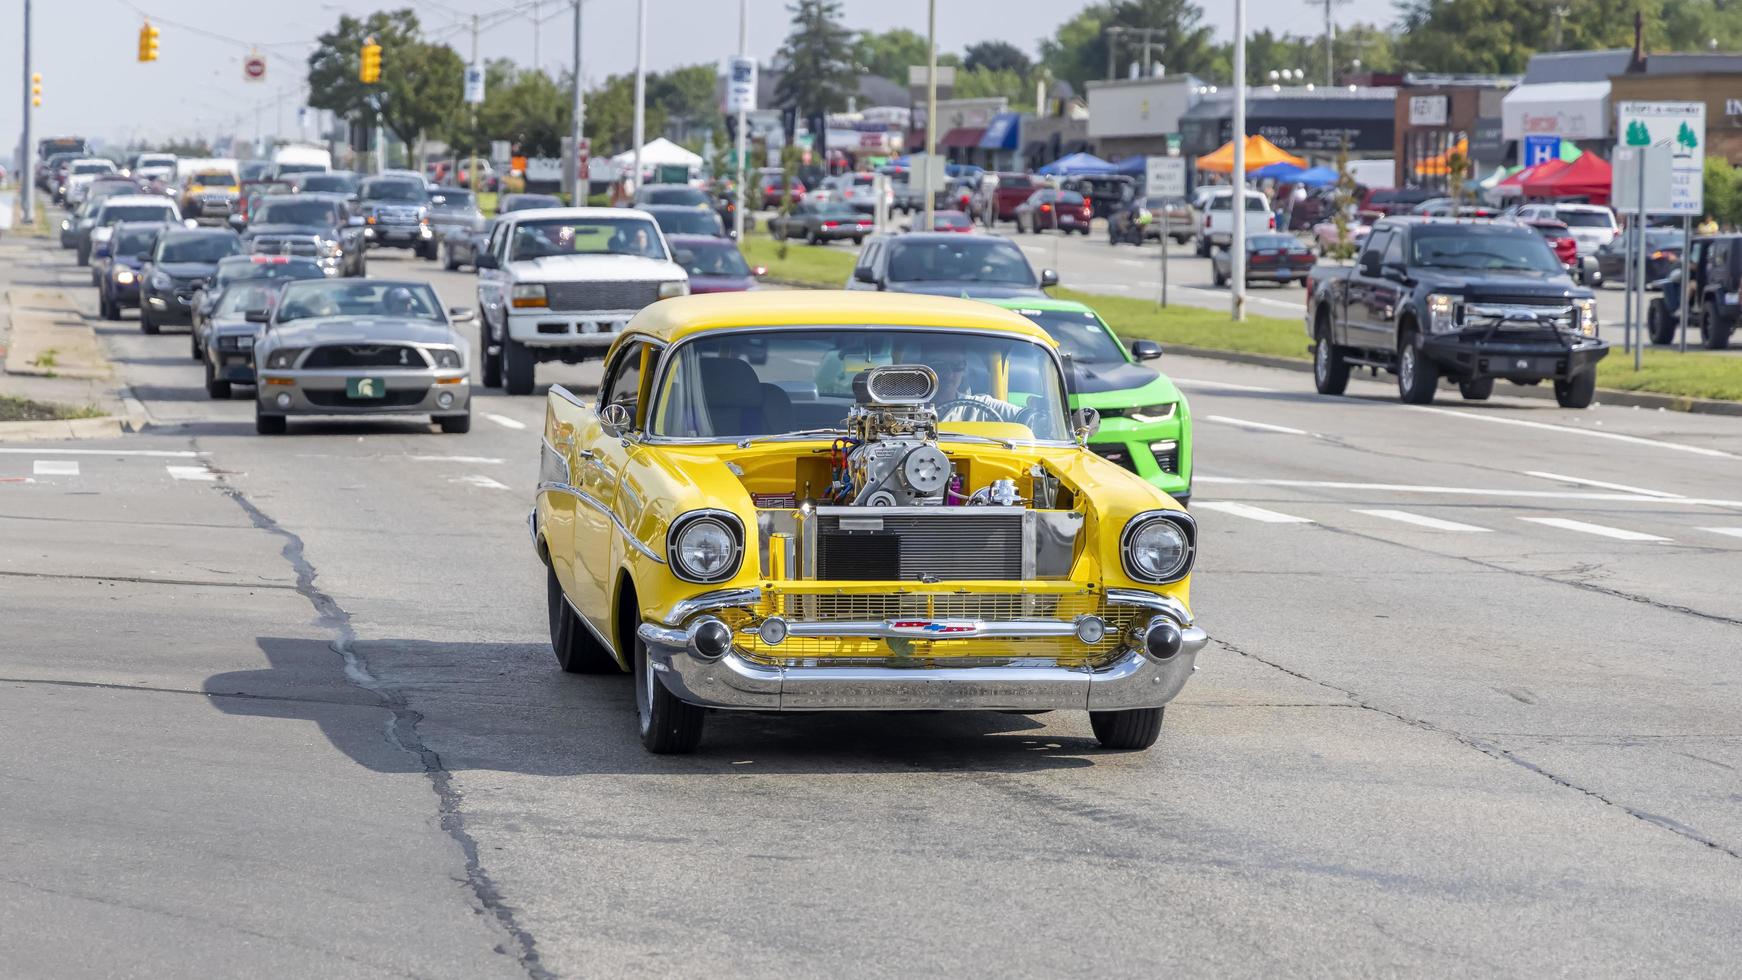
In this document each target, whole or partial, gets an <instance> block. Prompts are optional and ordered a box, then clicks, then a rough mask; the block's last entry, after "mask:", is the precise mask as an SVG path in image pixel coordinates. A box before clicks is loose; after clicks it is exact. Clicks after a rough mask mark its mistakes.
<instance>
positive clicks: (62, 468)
mask: <svg viewBox="0 0 1742 980" xmlns="http://www.w3.org/2000/svg"><path fill="white" fill-rule="evenodd" d="M30 471H31V472H32V473H34V474H35V475H37V476H78V475H79V461H78V460H76V459H39V460H37V461H36V462H35V464H33V465H32V466H31V469H30Z"/></svg>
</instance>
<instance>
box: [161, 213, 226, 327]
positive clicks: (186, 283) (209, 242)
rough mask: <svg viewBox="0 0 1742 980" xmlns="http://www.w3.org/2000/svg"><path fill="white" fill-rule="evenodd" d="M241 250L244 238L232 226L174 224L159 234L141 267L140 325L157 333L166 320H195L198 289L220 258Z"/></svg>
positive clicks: (169, 321) (210, 275) (188, 321)
mask: <svg viewBox="0 0 1742 980" xmlns="http://www.w3.org/2000/svg"><path fill="white" fill-rule="evenodd" d="M241 251H242V239H241V238H240V237H238V236H237V234H236V233H235V232H233V231H231V230H230V229H228V228H172V229H169V230H167V231H165V232H164V233H163V234H161V235H159V236H157V245H156V246H155V247H154V248H153V249H152V251H151V257H150V258H149V259H147V260H146V262H145V264H144V266H143V267H142V268H141V269H140V276H141V279H142V282H141V285H140V287H139V329H140V330H142V331H144V332H145V333H151V334H154V333H158V332H159V331H160V329H161V328H162V327H163V326H164V325H165V324H171V323H186V324H192V323H193V302H194V293H196V292H198V291H199V289H200V288H201V287H202V286H204V285H205V284H206V280H208V279H210V278H211V277H212V275H213V274H214V273H215V272H217V269H218V263H219V262H220V261H222V260H223V259H225V258H228V257H229V256H232V255H237V254H240V253H241Z"/></svg>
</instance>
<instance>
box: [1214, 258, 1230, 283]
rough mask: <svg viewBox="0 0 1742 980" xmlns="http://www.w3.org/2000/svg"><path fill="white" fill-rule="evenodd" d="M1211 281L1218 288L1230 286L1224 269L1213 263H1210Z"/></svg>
mask: <svg viewBox="0 0 1742 980" xmlns="http://www.w3.org/2000/svg"><path fill="white" fill-rule="evenodd" d="M1210 280H1211V281H1212V282H1214V283H1215V284H1216V286H1217V287H1218V288H1220V287H1222V286H1226V285H1228V274H1227V273H1226V272H1223V271H1222V267H1221V266H1219V265H1217V264H1216V263H1215V262H1213V261H1212V262H1211V263H1210Z"/></svg>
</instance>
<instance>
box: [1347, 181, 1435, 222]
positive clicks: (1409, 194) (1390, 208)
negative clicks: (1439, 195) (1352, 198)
mask: <svg viewBox="0 0 1742 980" xmlns="http://www.w3.org/2000/svg"><path fill="white" fill-rule="evenodd" d="M1435 196H1436V195H1435V194H1434V193H1433V192H1432V191H1428V190H1423V189H1421V188H1419V187H1385V188H1380V189H1377V190H1369V191H1368V192H1367V194H1366V196H1365V197H1363V198H1362V199H1361V210H1363V211H1377V212H1379V213H1380V214H1382V215H1392V214H1408V213H1410V212H1411V211H1413V210H1415V206H1416V205H1418V204H1422V203H1424V202H1426V201H1430V200H1432V199H1433V198H1434V197H1435Z"/></svg>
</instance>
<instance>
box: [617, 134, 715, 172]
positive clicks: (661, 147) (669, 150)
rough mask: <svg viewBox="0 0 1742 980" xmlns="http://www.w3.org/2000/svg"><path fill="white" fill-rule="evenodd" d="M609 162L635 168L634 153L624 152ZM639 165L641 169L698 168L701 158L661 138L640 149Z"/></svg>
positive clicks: (632, 151)
mask: <svg viewBox="0 0 1742 980" xmlns="http://www.w3.org/2000/svg"><path fill="white" fill-rule="evenodd" d="M611 162H612V163H614V164H616V165H617V166H619V167H624V168H628V167H633V166H635V151H634V150H624V151H623V152H622V153H619V154H617V155H616V156H614V157H612V158H611ZM641 165H642V166H643V167H663V166H680V165H681V166H685V167H700V166H701V165H702V158H701V157H700V156H699V155H697V154H694V153H691V152H690V151H688V150H686V149H684V148H683V147H681V146H679V145H677V144H676V143H673V142H672V141H671V140H668V139H666V138H665V137H663V136H661V137H660V138H658V139H656V140H653V141H652V142H650V143H646V144H644V145H643V146H642V147H641Z"/></svg>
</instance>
